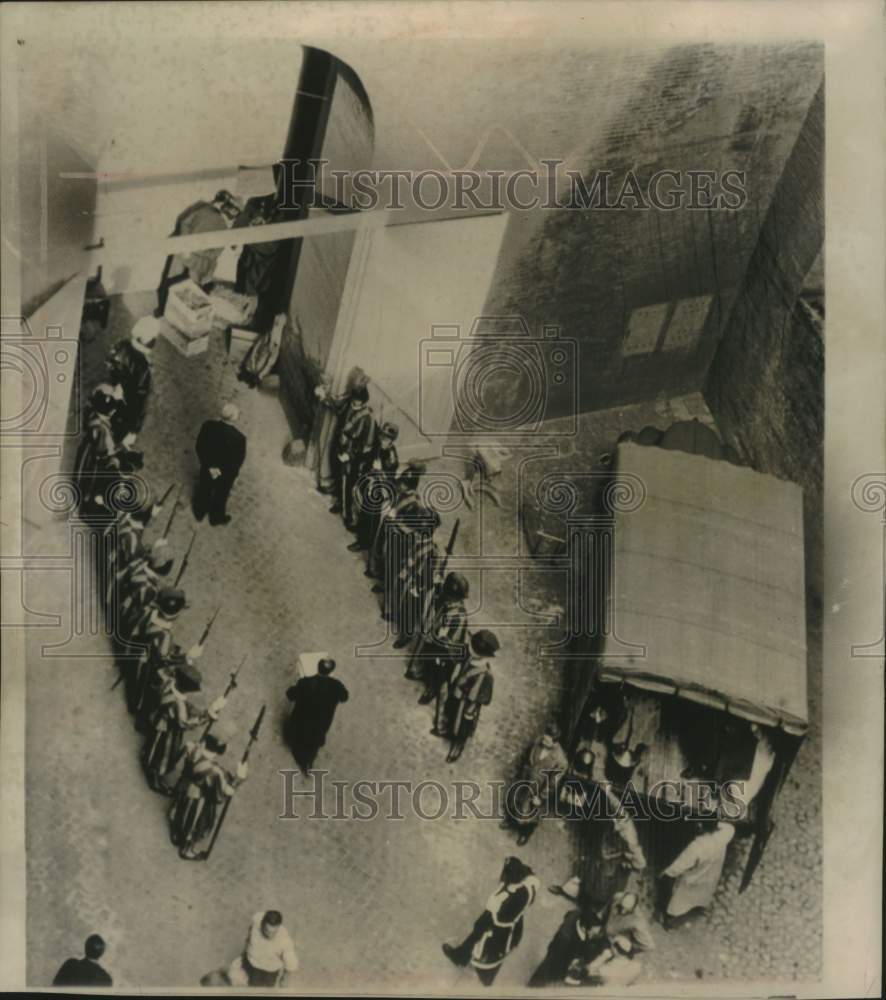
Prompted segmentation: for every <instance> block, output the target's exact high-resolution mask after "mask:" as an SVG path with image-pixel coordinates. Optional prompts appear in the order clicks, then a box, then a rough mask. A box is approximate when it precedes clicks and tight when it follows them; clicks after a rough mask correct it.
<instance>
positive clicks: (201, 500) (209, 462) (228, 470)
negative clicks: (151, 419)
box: [193, 403, 246, 524]
mask: <svg viewBox="0 0 886 1000" xmlns="http://www.w3.org/2000/svg"><path fill="white" fill-rule="evenodd" d="M239 416H240V411H239V410H238V409H237V407H236V406H234V404H233V403H225V405H224V407H223V408H222V414H221V417H222V418H221V420H207V421H206V422H205V423H204V424H203V426H202V427H201V428H200V433H199V434H198V435H197V448H196V451H197V458H199V459H200V478H199V480H198V481H197V490H196V492H195V494H194V501H193V511H194V517H196V518H197V520H198V521H202V520H203V518H204V517H205V516H206V513H207V511H208V512H209V523H210V524H227V523H228V522H229V521H230V520H231V515H230V514H228V513H227V512H226V510H225V507H226V505H227V502H228V496H229V495H230V493H231V489H232V487H233V485H234V482H235V481H236V479H237V475H238V473H239V472H240V466H241V465H243V461H244V459H245V458H246V435H245V434H243V433H242V431H239V430H238V429H237V428H236V427H235V426H234V424H235V423H236V422H237V418H238V417H239Z"/></svg>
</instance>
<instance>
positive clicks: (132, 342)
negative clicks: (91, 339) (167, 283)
mask: <svg viewBox="0 0 886 1000" xmlns="http://www.w3.org/2000/svg"><path fill="white" fill-rule="evenodd" d="M159 333H160V323H159V321H158V320H156V319H155V318H154V317H153V316H143V317H142V318H141V319H140V320H139V321H138V322H137V323H136V324H135V326H134V327H133V328H132V332H131V333H130V335H129V339H128V340H120V341H118V342H117V343H116V344H115V345H114V347H113V348H112V350H111V352H110V353H109V354H108V357H107V360H106V361H105V365H106V367H107V369H108V377H109V380H110V382H111V384H112V385H119V386H121V387H122V389H123V402H122V405H121V406H120V407H119V408H118V410H117V412H116V413H115V415H114V424H115V427H116V428H118V429H119V430H118V434H119V436H120V437H123V436H124V435H126V434H138V432H139V431H140V430H141V429H142V425H143V424H144V422H145V412H146V410H147V407H148V397H149V396H150V394H151V384H152V380H153V371H152V369H153V353H154V344H155V343H156V342H157V336H158V335H159Z"/></svg>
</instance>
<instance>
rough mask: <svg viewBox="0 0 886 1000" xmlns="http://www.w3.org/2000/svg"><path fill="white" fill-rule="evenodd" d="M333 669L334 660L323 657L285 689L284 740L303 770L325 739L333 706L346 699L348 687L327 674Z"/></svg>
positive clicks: (306, 767)
mask: <svg viewBox="0 0 886 1000" xmlns="http://www.w3.org/2000/svg"><path fill="white" fill-rule="evenodd" d="M333 670H335V660H332V659H329V658H328V657H324V658H323V659H322V660H320V662H319V663H318V664H317V673H316V674H315V675H314V676H313V677H300V678H299V679H298V680H297V681H296V682H295V684H293V685H292V687H290V688H289V690H288V691H287V692H286V697H287V698H288V699H289V700H290V701H291V702H292V703H293V705H292V714H291V715H290V716H289V721H288V722H287V726H286V734H287V741H288V743H289V747H290V749H291V750H292V756H293V757H295V762H296V763H297V764H298V766H299V768H301V770H302V771H303V772H304V773H307V772H308V771H309V770H310V769H311V768H312V767H313V766H314V760H315V758H316V756H317V753H318V752H319V750H320V747H322V746H323V745H324V744H325V743H326V734H327V733H328V732H329V727H330V726H331V725H332V720H333V718H334V717H335V710H336V708H337V707H338V706H339V705H340V704H343V703H344V702H346V701H347V700H348V689H347V688H346V687H345V686H344V684H342V682H341V681H340V680H338V679H337V678H335V677H330V674H331V673H332V672H333Z"/></svg>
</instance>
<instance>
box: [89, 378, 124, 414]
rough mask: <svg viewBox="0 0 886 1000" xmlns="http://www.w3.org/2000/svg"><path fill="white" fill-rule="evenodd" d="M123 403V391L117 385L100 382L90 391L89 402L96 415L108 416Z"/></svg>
mask: <svg viewBox="0 0 886 1000" xmlns="http://www.w3.org/2000/svg"><path fill="white" fill-rule="evenodd" d="M122 401H123V390H122V389H121V388H120V386H119V385H110V384H109V383H108V382H102V383H101V384H100V385H97V386H96V387H95V388H94V389H93V390H92V395H91V396H90V397H89V402H90V404H91V405H92V408H93V409H94V410H95V411H96V412H97V413H103V414H106V415H107V414H110V413H113V412H114V410H116V409H117V407H118V406H119V405H120V403H121V402H122Z"/></svg>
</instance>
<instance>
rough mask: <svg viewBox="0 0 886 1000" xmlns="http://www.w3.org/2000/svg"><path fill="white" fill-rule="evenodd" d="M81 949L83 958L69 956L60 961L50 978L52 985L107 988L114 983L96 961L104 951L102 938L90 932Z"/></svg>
mask: <svg viewBox="0 0 886 1000" xmlns="http://www.w3.org/2000/svg"><path fill="white" fill-rule="evenodd" d="M83 950H84V955H83V958H69V959H68V960H67V961H66V962H63V963H62V966H61V968H60V969H59V970H58V972H56V974H55V979H53V980H52V985H53V986H77V987H83V986H96V987H104V988H105V989H107V988H108V987H111V986H113V985H114V980H113V979H112V978H111V977H110V976H109V975H108V973H107V972H105V970H104V969H103V968H102V967H101V966H100V965H99V963H98V960H99V959H100V958H101V957H102V955H104V953H105V942H104V939H103V938H102V937H101V936H100V935H98V934H90V935H89V937H88V938H87V939H86V944H85V945H84V949H83Z"/></svg>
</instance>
